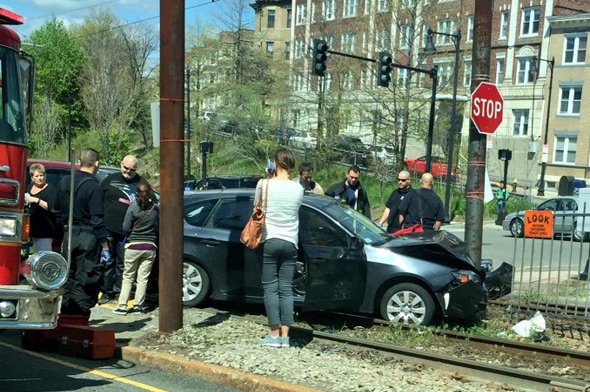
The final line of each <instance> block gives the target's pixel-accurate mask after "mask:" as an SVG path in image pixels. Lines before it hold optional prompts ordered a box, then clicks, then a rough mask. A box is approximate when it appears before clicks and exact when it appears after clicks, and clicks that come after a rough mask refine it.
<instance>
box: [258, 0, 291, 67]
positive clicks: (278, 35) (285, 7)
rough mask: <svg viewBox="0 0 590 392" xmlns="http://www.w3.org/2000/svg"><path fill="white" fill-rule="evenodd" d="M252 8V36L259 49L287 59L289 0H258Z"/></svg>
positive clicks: (289, 23) (289, 47) (288, 56)
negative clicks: (253, 13)
mask: <svg viewBox="0 0 590 392" xmlns="http://www.w3.org/2000/svg"><path fill="white" fill-rule="evenodd" d="M251 6H252V8H254V12H255V19H254V37H255V40H256V41H257V44H258V45H259V48H260V50H261V51H263V52H265V53H267V54H268V55H269V56H273V57H276V58H283V59H285V60H289V59H290V57H291V26H292V24H293V12H292V11H293V9H292V8H291V0H258V1H256V2H255V3H253V4H251Z"/></svg>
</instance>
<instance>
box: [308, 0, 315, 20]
mask: <svg viewBox="0 0 590 392" xmlns="http://www.w3.org/2000/svg"><path fill="white" fill-rule="evenodd" d="M309 12H310V14H311V23H315V3H311V7H310V8H309Z"/></svg>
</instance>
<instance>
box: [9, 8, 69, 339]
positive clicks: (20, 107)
mask: <svg viewBox="0 0 590 392" xmlns="http://www.w3.org/2000/svg"><path fill="white" fill-rule="evenodd" d="M23 21H24V20H23V18H22V17H21V16H20V15H17V14H15V13H12V12H10V11H7V10H5V9H2V8H0V329H13V328H18V329H49V328H53V327H54V326H55V325H56V321H57V317H58V313H59V306H60V302H61V295H60V287H61V286H63V284H64V283H65V281H66V280H67V276H68V269H69V266H68V263H67V261H66V260H65V259H64V258H63V257H62V256H61V255H59V254H58V253H55V252H38V253H35V254H33V255H32V256H30V257H26V258H25V257H23V256H22V253H21V249H22V247H23V245H24V244H26V243H27V242H28V240H29V216H28V214H26V213H25V201H24V186H25V179H26V176H27V173H26V164H27V154H28V149H27V133H28V132H27V131H28V127H30V125H31V124H30V123H31V111H32V97H33V95H32V94H33V74H34V62H33V60H32V58H30V57H29V56H27V55H26V54H25V53H23V52H22V51H21V50H20V49H21V42H20V39H19V37H18V34H17V33H16V32H15V31H14V30H12V29H10V28H9V27H7V26H6V25H16V24H22V23H23Z"/></svg>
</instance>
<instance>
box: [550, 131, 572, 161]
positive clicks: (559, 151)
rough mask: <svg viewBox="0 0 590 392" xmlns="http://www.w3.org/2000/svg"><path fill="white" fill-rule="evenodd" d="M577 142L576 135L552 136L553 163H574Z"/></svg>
mask: <svg viewBox="0 0 590 392" xmlns="http://www.w3.org/2000/svg"><path fill="white" fill-rule="evenodd" d="M577 143H578V137H577V136H561V135H556V136H555V138H553V145H554V146H555V147H554V149H553V157H554V158H553V163H564V164H570V165H573V164H575V163H576V148H577Z"/></svg>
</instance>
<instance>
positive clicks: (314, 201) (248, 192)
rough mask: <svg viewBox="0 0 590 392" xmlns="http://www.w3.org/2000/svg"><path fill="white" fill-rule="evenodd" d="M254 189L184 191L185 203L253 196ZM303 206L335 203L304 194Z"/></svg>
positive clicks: (333, 200)
mask: <svg viewBox="0 0 590 392" xmlns="http://www.w3.org/2000/svg"><path fill="white" fill-rule="evenodd" d="M255 191H256V190H255V189H254V188H227V189H207V190H202V191H185V192H184V199H185V201H189V202H192V201H197V200H206V199H211V198H217V197H220V196H221V197H236V196H243V197H246V196H248V197H249V196H254V192H255ZM303 200H304V202H305V204H308V205H312V206H314V207H318V208H323V207H325V206H328V205H330V204H334V203H337V201H336V200H335V199H333V198H331V197H327V196H323V195H316V194H313V193H305V194H304V195H303Z"/></svg>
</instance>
